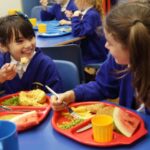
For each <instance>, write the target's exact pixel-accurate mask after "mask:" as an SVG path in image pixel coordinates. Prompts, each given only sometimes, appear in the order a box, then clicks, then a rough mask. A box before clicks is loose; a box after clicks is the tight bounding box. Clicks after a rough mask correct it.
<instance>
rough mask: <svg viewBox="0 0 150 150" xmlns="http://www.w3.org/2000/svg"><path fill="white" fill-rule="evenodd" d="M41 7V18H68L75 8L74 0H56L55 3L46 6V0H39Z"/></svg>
mask: <svg viewBox="0 0 150 150" xmlns="http://www.w3.org/2000/svg"><path fill="white" fill-rule="evenodd" d="M40 3H41V5H42V6H43V9H42V11H41V20H42V21H47V20H52V19H56V20H59V21H60V20H66V21H67V20H70V17H71V15H72V13H73V12H74V11H75V10H77V7H76V5H75V4H74V0H56V4H53V6H52V7H50V8H47V5H48V0H40ZM66 14H67V16H66Z"/></svg>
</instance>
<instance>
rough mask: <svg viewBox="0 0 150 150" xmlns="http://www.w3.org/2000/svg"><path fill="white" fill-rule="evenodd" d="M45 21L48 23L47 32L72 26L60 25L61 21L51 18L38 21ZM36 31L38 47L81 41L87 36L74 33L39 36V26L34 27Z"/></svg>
mask: <svg viewBox="0 0 150 150" xmlns="http://www.w3.org/2000/svg"><path fill="white" fill-rule="evenodd" d="M39 23H42V24H43V23H44V24H46V25H47V32H53V31H57V29H58V30H59V29H62V28H70V26H65V25H64V26H60V25H59V21H56V20H51V21H38V23H37V24H39ZM34 29H35V33H36V46H37V47H50V46H58V45H66V44H70V43H74V42H77V41H80V40H81V39H83V38H85V37H74V36H73V34H72V33H68V34H65V35H60V36H50V37H46V36H45V37H41V36H38V32H37V27H34Z"/></svg>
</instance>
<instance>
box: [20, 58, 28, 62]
mask: <svg viewBox="0 0 150 150" xmlns="http://www.w3.org/2000/svg"><path fill="white" fill-rule="evenodd" d="M20 62H21V64H27V63H28V62H29V59H28V58H27V57H22V58H21V59H20Z"/></svg>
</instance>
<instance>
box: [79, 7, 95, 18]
mask: <svg viewBox="0 0 150 150" xmlns="http://www.w3.org/2000/svg"><path fill="white" fill-rule="evenodd" d="M91 8H93V6H90V7H88V8H86V9H85V10H84V11H82V17H81V19H82V18H83V16H84V15H85V14H86V13H87V11H88V10H89V9H91Z"/></svg>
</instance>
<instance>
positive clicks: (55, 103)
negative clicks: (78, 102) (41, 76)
mask: <svg viewBox="0 0 150 150" xmlns="http://www.w3.org/2000/svg"><path fill="white" fill-rule="evenodd" d="M74 100H75V94H74V92H73V91H72V90H71V91H67V92H65V93H63V94H59V99H57V97H56V96H55V95H52V96H51V105H52V109H53V110H55V111H60V110H63V109H64V108H65V106H64V105H63V103H62V102H63V101H65V102H66V103H67V104H69V103H71V102H73V101H74Z"/></svg>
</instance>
